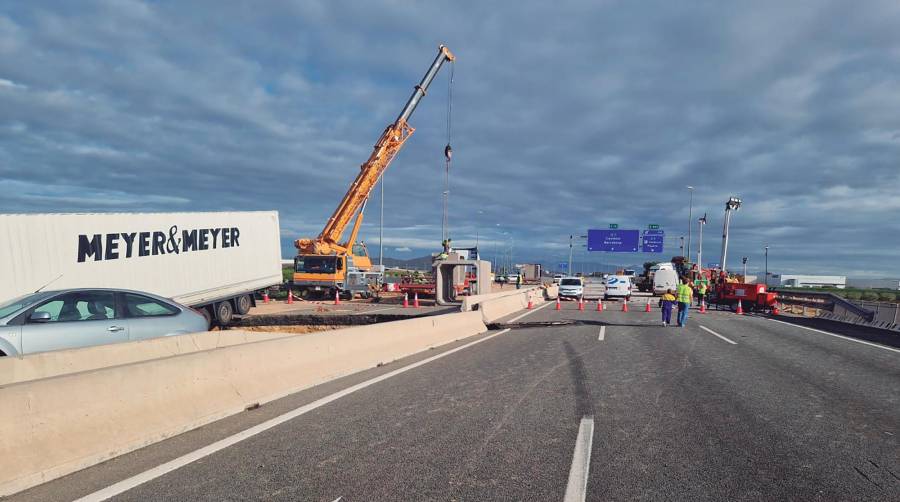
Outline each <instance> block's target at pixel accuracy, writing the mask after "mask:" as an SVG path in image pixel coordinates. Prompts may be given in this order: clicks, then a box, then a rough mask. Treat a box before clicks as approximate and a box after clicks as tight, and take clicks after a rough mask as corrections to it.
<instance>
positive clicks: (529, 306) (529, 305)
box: [528, 297, 534, 310]
mask: <svg viewBox="0 0 900 502" xmlns="http://www.w3.org/2000/svg"><path fill="white" fill-rule="evenodd" d="M533 308H534V302H533V301H532V300H531V297H529V298H528V310H531V309H533Z"/></svg>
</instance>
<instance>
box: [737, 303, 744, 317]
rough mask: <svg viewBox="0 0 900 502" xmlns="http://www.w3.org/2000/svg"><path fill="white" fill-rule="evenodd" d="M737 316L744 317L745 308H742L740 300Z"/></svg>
mask: <svg viewBox="0 0 900 502" xmlns="http://www.w3.org/2000/svg"><path fill="white" fill-rule="evenodd" d="M737 315H744V307H742V306H741V301H740V300H738V308H737Z"/></svg>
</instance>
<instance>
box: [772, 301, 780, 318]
mask: <svg viewBox="0 0 900 502" xmlns="http://www.w3.org/2000/svg"><path fill="white" fill-rule="evenodd" d="M780 313H781V311H779V310H778V304H777V303H776V304H775V305H773V306H772V315H778V314H780Z"/></svg>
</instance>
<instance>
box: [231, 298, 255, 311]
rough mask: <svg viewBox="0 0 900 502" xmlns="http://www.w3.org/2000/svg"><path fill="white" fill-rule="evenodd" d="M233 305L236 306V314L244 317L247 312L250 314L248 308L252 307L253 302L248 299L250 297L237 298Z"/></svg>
mask: <svg viewBox="0 0 900 502" xmlns="http://www.w3.org/2000/svg"><path fill="white" fill-rule="evenodd" d="M234 304H235V305H236V306H237V308H236V309H235V310H236V311H237V313H238V314H240V315H244V314H246V313H247V312H250V307H252V306H253V300H251V299H250V295H244V296H239V297H237V300H235V302H234Z"/></svg>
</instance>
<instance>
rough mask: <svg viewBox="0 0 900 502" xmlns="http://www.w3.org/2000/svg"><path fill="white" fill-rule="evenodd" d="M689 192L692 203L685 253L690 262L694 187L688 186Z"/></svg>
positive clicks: (689, 206) (689, 209)
mask: <svg viewBox="0 0 900 502" xmlns="http://www.w3.org/2000/svg"><path fill="white" fill-rule="evenodd" d="M687 189H688V190H690V191H691V202H690V204H689V205H688V240H687V249H686V251H685V254H684V255H682V256H684V257H685V258H686V259H687V260H688V261H690V259H691V226H693V223H694V187H692V186H690V185H688V187H687Z"/></svg>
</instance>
